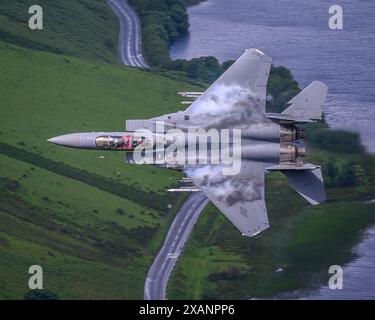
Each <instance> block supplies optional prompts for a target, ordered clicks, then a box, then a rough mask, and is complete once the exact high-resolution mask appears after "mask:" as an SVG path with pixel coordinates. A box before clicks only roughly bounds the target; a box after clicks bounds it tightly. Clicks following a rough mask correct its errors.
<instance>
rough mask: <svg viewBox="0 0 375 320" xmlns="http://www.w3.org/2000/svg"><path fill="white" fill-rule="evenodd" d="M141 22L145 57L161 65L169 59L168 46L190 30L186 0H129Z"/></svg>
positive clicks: (150, 61)
mask: <svg viewBox="0 0 375 320" xmlns="http://www.w3.org/2000/svg"><path fill="white" fill-rule="evenodd" d="M129 3H130V4H131V5H132V6H133V7H134V9H135V10H136V11H137V13H138V16H139V17H140V19H141V23H142V47H143V53H144V56H145V58H146V60H147V61H148V62H149V63H150V64H152V65H161V64H164V63H166V62H168V61H170V59H169V45H170V44H171V43H172V42H173V41H174V40H176V39H177V38H178V37H180V36H182V35H184V34H186V33H187V31H188V28H189V20H188V15H187V11H186V6H185V4H184V1H183V0H130V1H129Z"/></svg>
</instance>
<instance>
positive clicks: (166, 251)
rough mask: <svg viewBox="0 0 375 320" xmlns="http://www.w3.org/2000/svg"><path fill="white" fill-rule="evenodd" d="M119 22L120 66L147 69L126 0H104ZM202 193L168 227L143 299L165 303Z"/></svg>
mask: <svg viewBox="0 0 375 320" xmlns="http://www.w3.org/2000/svg"><path fill="white" fill-rule="evenodd" d="M107 4H108V5H109V6H110V8H111V9H112V10H113V12H114V13H115V14H116V15H117V16H118V18H119V21H120V34H119V56H120V60H121V62H122V63H123V64H125V65H128V66H132V67H140V68H148V67H149V66H148V65H147V63H146V62H145V60H144V59H143V56H142V50H141V26H140V21H139V19H138V17H137V15H136V13H135V12H134V10H133V9H132V8H131V7H130V6H129V4H128V3H127V1H126V0H107ZM208 201H209V200H208V199H207V198H206V196H205V195H204V194H203V193H202V192H194V193H192V194H191V195H190V196H189V198H188V199H187V200H186V201H185V202H184V204H183V205H182V206H181V208H180V210H179V211H178V213H177V215H176V217H175V218H174V220H173V222H172V225H171V226H170V228H169V230H168V233H167V236H166V238H165V240H164V243H163V246H162V247H161V249H160V251H159V253H158V255H157V256H156V258H155V260H154V262H153V264H152V265H151V267H150V269H149V272H148V274H147V278H146V282H145V287H144V298H145V300H165V299H166V288H167V284H168V279H169V276H170V274H171V272H172V270H173V267H174V266H175V264H176V261H177V259H178V257H179V256H180V254H181V252H182V249H183V247H184V245H185V243H186V241H187V239H188V237H189V235H190V234H191V231H192V229H193V227H194V225H195V223H196V222H197V220H198V217H199V215H200V213H201V212H202V210H203V209H204V207H205V206H206V205H207V203H208Z"/></svg>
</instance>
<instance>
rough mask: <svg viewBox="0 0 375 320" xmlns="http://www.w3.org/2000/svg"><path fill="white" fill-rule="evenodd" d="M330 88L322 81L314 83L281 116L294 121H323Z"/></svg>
mask: <svg viewBox="0 0 375 320" xmlns="http://www.w3.org/2000/svg"><path fill="white" fill-rule="evenodd" d="M327 92H328V87H327V86H326V85H325V84H324V83H323V82H320V81H314V82H313V83H311V84H310V85H309V86H308V87H307V88H305V89H304V90H303V91H301V92H300V93H299V94H297V95H296V96H295V97H294V98H293V99H292V100H290V101H289V102H288V104H290V107H289V108H287V109H286V110H284V111H283V112H282V113H281V115H284V116H288V117H290V118H293V119H296V120H298V119H313V120H320V119H322V113H323V104H324V103H325V101H326V98H327Z"/></svg>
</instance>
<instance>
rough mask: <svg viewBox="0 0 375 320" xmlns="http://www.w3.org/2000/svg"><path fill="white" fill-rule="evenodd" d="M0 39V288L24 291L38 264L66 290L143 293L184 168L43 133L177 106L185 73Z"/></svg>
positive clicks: (1, 294) (66, 294)
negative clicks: (63, 142)
mask: <svg viewBox="0 0 375 320" xmlns="http://www.w3.org/2000/svg"><path fill="white" fill-rule="evenodd" d="M0 50H1V59H0V68H1V70H2V74H3V75H6V77H5V76H2V77H1V78H0V83H1V85H0V95H1V97H2V103H1V117H0V149H1V156H0V163H1V166H0V177H1V193H0V195H1V196H0V199H1V201H0V212H1V213H0V221H1V223H0V248H1V251H0V261H1V263H0V265H1V267H0V268H1V271H0V273H1V274H2V279H1V280H0V298H13V299H14V298H22V297H23V295H24V294H25V293H26V291H27V281H26V282H25V279H26V278H27V277H28V274H27V269H28V266H30V265H32V264H41V265H42V266H44V267H45V272H46V277H47V280H46V281H47V282H46V288H47V289H48V290H51V291H52V292H55V293H57V294H58V295H59V297H61V298H142V296H143V283H144V279H145V276H146V273H147V270H148V267H149V265H150V263H151V261H152V259H153V257H154V255H155V254H156V252H157V249H158V248H159V246H160V244H161V241H162V240H163V237H164V234H165V232H166V230H167V227H168V224H169V222H170V220H171V219H172V217H173V214H174V213H175V212H176V210H177V209H178V206H179V204H180V203H181V201H182V200H183V198H184V196H183V195H181V196H175V195H170V194H167V193H166V192H165V190H166V188H167V187H169V186H171V185H174V184H176V181H177V179H178V177H179V176H180V175H179V174H177V173H175V172H171V171H167V170H162V169H158V168H152V167H148V166H130V165H125V164H124V161H123V158H122V157H123V154H122V153H110V152H108V153H107V152H96V151H93V152H90V151H77V150H71V149H64V148H58V147H56V146H54V145H51V144H50V143H48V142H47V141H46V139H47V138H49V137H52V136H55V135H59V134H62V133H65V132H71V131H93V130H122V129H123V126H124V121H125V118H142V117H146V116H147V117H149V116H150V115H157V114H159V113H165V112H170V111H174V110H177V109H178V107H179V99H178V97H177V95H176V92H177V91H178V90H181V88H185V86H188V85H186V84H184V83H178V82H175V81H172V80H169V79H166V78H163V77H159V76H156V75H152V74H150V73H148V72H142V71H138V70H134V69H131V68H125V67H123V68H119V67H116V66H114V65H109V64H105V63H98V62H96V63H94V62H90V61H88V60H82V59H80V58H73V57H68V56H62V55H55V54H50V53H45V52H39V51H32V50H29V49H23V48H20V47H18V46H14V45H11V44H8V43H5V42H0ZM140 88H141V89H140ZM189 88H193V87H191V86H190V87H189ZM20 93H21V94H20ZM150 110H152V111H151V112H150ZM151 113H153V114H151ZM102 155H103V156H104V157H105V158H104V159H100V158H99V156H102ZM168 203H172V205H173V207H172V209H167V204H168Z"/></svg>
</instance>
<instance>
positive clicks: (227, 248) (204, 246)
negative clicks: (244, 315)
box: [168, 124, 375, 299]
mask: <svg viewBox="0 0 375 320" xmlns="http://www.w3.org/2000/svg"><path fill="white" fill-rule="evenodd" d="M307 130H308V133H310V134H309V137H311V140H310V141H309V145H310V148H311V149H312V150H310V156H309V158H308V159H307V160H308V161H310V162H312V163H319V164H321V165H323V175H324V178H325V184H326V187H327V193H328V200H327V202H326V203H324V204H321V205H319V206H316V207H314V206H311V205H309V204H308V203H307V202H305V201H304V200H303V199H302V198H301V197H300V196H298V195H297V193H295V192H294V191H293V190H292V189H291V188H290V187H289V186H288V184H287V181H286V178H285V177H284V176H283V175H282V174H281V173H272V174H269V175H268V176H267V178H266V186H267V187H266V200H267V207H268V211H269V217H270V223H271V228H270V229H269V230H267V231H265V232H264V233H262V234H261V235H259V236H257V237H256V238H254V239H250V238H247V237H242V236H241V235H240V233H239V232H238V231H237V230H236V229H235V228H234V227H233V225H232V224H231V223H230V222H228V221H227V220H226V218H225V217H224V216H223V215H222V214H221V213H220V212H219V211H218V210H217V209H216V208H215V207H214V206H213V205H209V206H208V207H207V208H206V209H205V211H204V212H203V214H202V216H201V219H200V220H199V223H198V225H197V226H196V228H195V230H194V231H193V234H192V237H191V238H190V242H189V244H188V245H187V248H186V250H185V251H184V255H183V257H182V258H181V259H180V260H179V262H178V263H177V268H176V270H175V272H174V274H173V277H172V278H171V281H170V285H169V288H168V289H169V297H173V298H181V299H183V298H194V299H200V298H207V299H224V298H225V299H235V298H239V299H241V298H250V297H270V296H274V295H277V294H282V293H285V292H288V291H293V290H296V289H306V288H310V287H311V286H312V285H314V286H319V285H320V284H326V283H327V281H328V279H329V274H328V268H329V266H330V265H333V264H339V265H342V264H344V263H345V262H348V261H350V259H352V258H353V255H352V252H351V247H352V246H353V244H355V243H356V242H357V241H358V240H359V239H360V237H361V235H362V231H363V230H364V229H365V228H366V227H368V226H370V225H373V224H374V223H375V215H374V204H370V203H367V200H370V199H372V198H371V197H373V194H374V192H375V159H374V157H373V156H369V155H366V154H365V153H364V152H363V151H362V148H361V146H360V143H359V139H358V135H356V134H352V133H347V132H340V131H331V130H329V129H328V128H327V127H326V126H325V125H324V124H320V125H309V126H307ZM323 137H325V138H324V139H323ZM342 139H344V141H346V144H344V143H343V142H342ZM279 268H282V269H283V271H281V272H276V270H277V269H279Z"/></svg>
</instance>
